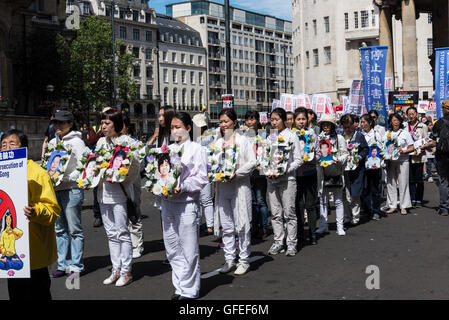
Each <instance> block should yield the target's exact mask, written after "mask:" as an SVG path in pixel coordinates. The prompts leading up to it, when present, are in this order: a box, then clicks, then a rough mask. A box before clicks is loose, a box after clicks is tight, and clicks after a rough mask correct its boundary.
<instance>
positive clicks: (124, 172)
mask: <svg viewBox="0 0 449 320" xmlns="http://www.w3.org/2000/svg"><path fill="white" fill-rule="evenodd" d="M118 173H119V174H120V175H121V176H126V175H127V174H128V169H126V168H125V167H122V168H120V170H119V171H118Z"/></svg>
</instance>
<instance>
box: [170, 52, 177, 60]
mask: <svg viewBox="0 0 449 320" xmlns="http://www.w3.org/2000/svg"><path fill="white" fill-rule="evenodd" d="M171 60H172V62H176V52H172V54H171Z"/></svg>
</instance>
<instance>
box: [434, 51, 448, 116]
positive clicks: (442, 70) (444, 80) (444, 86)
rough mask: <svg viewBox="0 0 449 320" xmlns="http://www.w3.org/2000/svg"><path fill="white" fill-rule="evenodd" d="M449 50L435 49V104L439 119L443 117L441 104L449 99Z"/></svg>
mask: <svg viewBox="0 0 449 320" xmlns="http://www.w3.org/2000/svg"><path fill="white" fill-rule="evenodd" d="M448 72H449V48H437V49H435V102H436V104H437V118H438V119H440V118H441V117H442V116H443V113H442V110H441V102H442V101H443V100H448V99H449V74H448Z"/></svg>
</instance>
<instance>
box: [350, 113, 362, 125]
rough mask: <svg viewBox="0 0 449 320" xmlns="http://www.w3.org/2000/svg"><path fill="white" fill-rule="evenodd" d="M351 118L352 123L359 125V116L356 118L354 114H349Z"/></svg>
mask: <svg viewBox="0 0 449 320" xmlns="http://www.w3.org/2000/svg"><path fill="white" fill-rule="evenodd" d="M351 118H352V123H359V122H360V118H359V116H356V115H355V114H351Z"/></svg>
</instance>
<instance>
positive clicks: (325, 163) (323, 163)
mask: <svg viewBox="0 0 449 320" xmlns="http://www.w3.org/2000/svg"><path fill="white" fill-rule="evenodd" d="M328 165H329V163H327V161H323V162H321V166H322V167H323V168H326V167H327V166H328Z"/></svg>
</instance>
